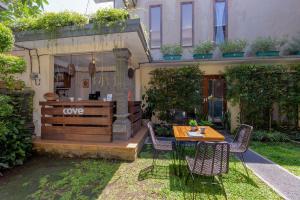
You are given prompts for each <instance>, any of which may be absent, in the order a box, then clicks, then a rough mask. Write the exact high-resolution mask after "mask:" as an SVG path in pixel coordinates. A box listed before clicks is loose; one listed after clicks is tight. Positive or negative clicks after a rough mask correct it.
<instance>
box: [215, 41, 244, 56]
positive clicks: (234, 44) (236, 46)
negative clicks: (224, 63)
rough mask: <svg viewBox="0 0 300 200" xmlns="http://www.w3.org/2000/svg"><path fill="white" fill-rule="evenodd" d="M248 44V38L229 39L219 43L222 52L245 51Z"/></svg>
mask: <svg viewBox="0 0 300 200" xmlns="http://www.w3.org/2000/svg"><path fill="white" fill-rule="evenodd" d="M246 45H247V41H246V40H228V41H225V42H223V43H221V44H219V48H220V50H221V51H222V53H233V52H243V51H244V49H245V47H246Z"/></svg>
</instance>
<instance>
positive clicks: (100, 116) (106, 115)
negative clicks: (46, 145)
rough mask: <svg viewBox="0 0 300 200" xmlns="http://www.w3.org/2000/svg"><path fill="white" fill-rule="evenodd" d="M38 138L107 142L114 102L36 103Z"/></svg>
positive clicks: (109, 136)
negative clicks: (37, 110) (39, 106)
mask: <svg viewBox="0 0 300 200" xmlns="http://www.w3.org/2000/svg"><path fill="white" fill-rule="evenodd" d="M40 105H41V106H42V108H41V114H42V118H41V123H42V127H41V137H42V139H49V140H68V141H82V142H111V141H112V123H113V106H114V102H102V101H85V100H84V101H75V102H70V101H53V102H51V101H47V102H40Z"/></svg>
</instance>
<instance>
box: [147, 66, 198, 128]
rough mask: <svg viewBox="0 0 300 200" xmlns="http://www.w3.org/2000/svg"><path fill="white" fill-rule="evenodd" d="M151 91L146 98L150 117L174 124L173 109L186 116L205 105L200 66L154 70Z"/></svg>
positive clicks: (149, 89)
mask: <svg viewBox="0 0 300 200" xmlns="http://www.w3.org/2000/svg"><path fill="white" fill-rule="evenodd" d="M150 74H151V79H150V82H149V88H148V89H147V91H146V94H145V96H144V99H143V100H144V101H145V102H143V105H145V106H144V107H143V109H144V110H147V105H150V106H151V109H149V112H148V118H149V117H150V116H149V115H151V114H155V115H157V116H158V118H159V119H160V120H163V121H167V122H172V119H173V117H172V112H171V111H172V110H180V111H185V112H186V113H187V114H190V113H193V114H195V111H196V112H200V111H201V108H202V105H201V103H199V102H202V87H201V86H202V75H203V73H202V71H201V70H200V69H199V67H198V66H194V67H182V68H172V69H170V68H164V69H155V70H153V71H151V72H150Z"/></svg>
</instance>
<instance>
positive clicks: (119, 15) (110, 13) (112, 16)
mask: <svg viewBox="0 0 300 200" xmlns="http://www.w3.org/2000/svg"><path fill="white" fill-rule="evenodd" d="M127 19H129V13H128V11H127V10H125V9H116V8H110V9H100V10H98V11H97V12H96V14H95V15H94V16H93V18H92V21H93V22H94V24H96V25H100V26H113V25H115V24H117V23H122V22H124V21H126V20H127Z"/></svg>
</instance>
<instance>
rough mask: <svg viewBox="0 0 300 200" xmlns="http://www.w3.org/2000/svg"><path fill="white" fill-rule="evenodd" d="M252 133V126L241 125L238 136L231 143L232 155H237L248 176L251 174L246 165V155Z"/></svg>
mask: <svg viewBox="0 0 300 200" xmlns="http://www.w3.org/2000/svg"><path fill="white" fill-rule="evenodd" d="M252 133H253V127H252V126H249V125H246V124H241V125H240V126H239V128H238V131H237V134H236V136H235V138H234V140H233V142H231V143H229V144H230V153H233V154H236V155H237V156H238V157H239V158H240V160H241V161H242V163H243V166H244V168H245V170H246V173H247V175H248V176H249V174H248V169H247V167H246V165H245V159H244V153H245V152H246V151H247V150H248V148H249V144H250V140H251V136H252Z"/></svg>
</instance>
